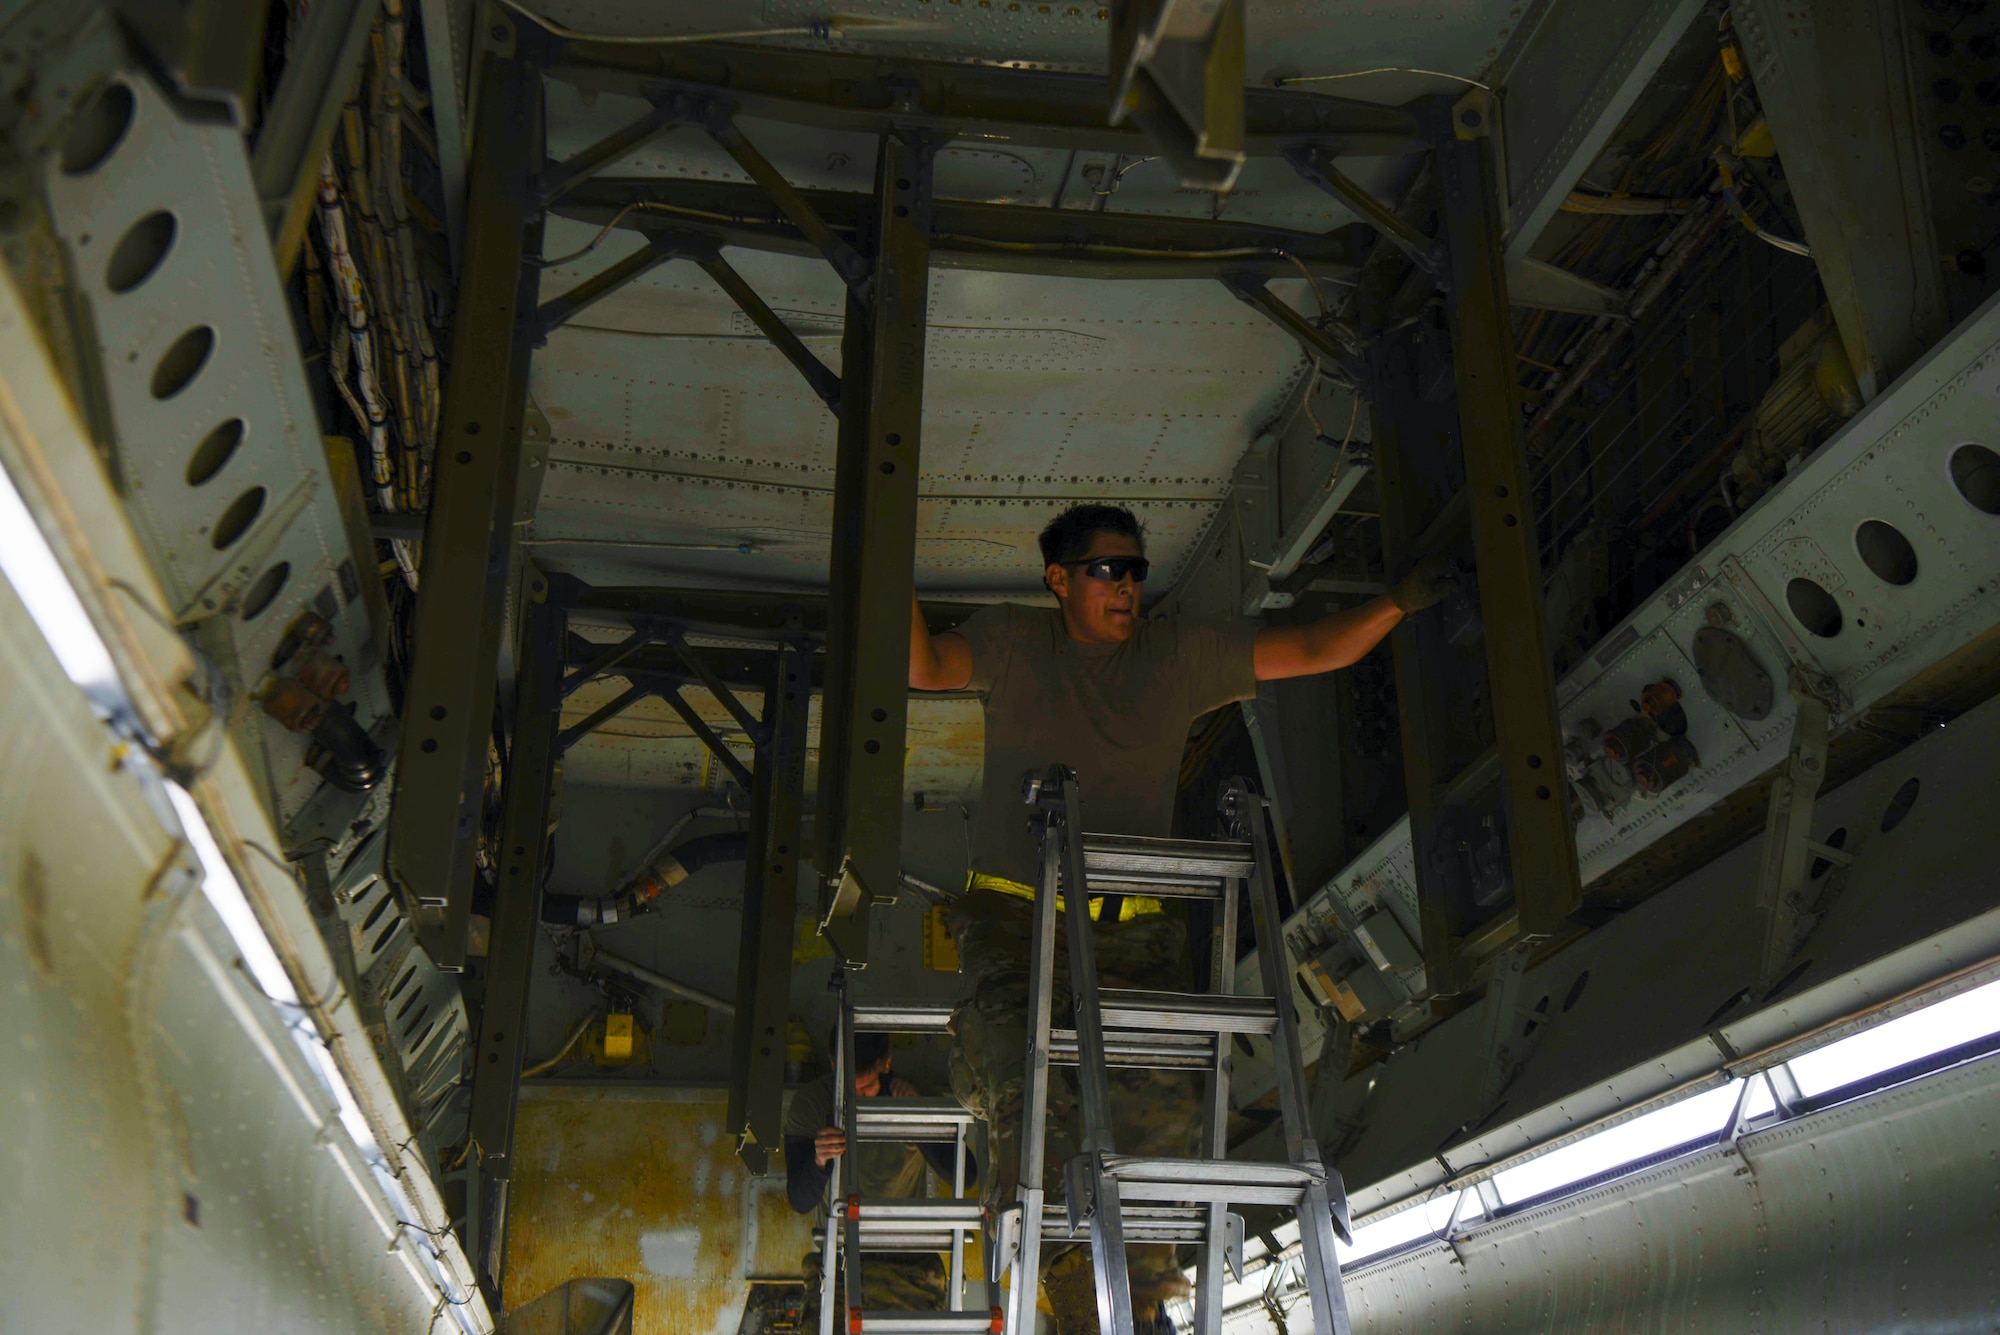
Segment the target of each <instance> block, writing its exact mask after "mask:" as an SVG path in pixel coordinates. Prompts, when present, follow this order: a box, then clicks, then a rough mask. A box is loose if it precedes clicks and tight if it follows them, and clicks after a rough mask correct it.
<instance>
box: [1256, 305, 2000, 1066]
mask: <svg viewBox="0 0 2000 1335" xmlns="http://www.w3.org/2000/svg"><path fill="white" fill-rule="evenodd" d="M1996 411H2000V303H1995V302H1989V303H1987V305H1985V306H1983V307H1981V308H1980V310H1979V311H1977V312H1975V313H1974V314H1973V315H1971V316H1968V317H1967V318H1966V320H1965V321H1964V322H1963V323H1962V324H1961V325H1960V326H1959V328H1958V329H1957V330H1956V331H1954V333H1953V334H1952V336H1951V337H1950V338H1948V339H1946V340H1944V341H1943V342H1941V343H1940V344H1938V345H1937V346H1936V347H1935V348H1933V349H1932V350H1931V351H1930V352H1929V353H1927V354H1926V355H1925V357H1924V358H1923V359H1922V360H1921V361H1920V362H1918V364H1917V365H1915V366H1913V367H1911V368H1910V369H1909V370H1908V371H1907V372H1905V373H1904V375H1903V376H1902V377H1901V379H1899V380H1898V381H1897V382H1896V383H1895V384H1894V385H1892V386H1891V387H1890V388H1889V389H1888V390H1886V391H1885V392H1884V393H1882V394H1881V395H1880V396H1878V397H1877V398H1876V399H1875V400H1874V401H1873V402H1871V403H1870V404H1869V405H1868V406H1867V407H1866V408H1864V409H1863V410H1862V411H1861V412H1860V413H1859V414H1857V415H1856V416H1855V417H1854V418H1853V419H1852V420H1850V421H1849V422H1848V423H1847V425H1846V426H1845V427H1843V428H1842V429H1841V430H1840V431H1839V432H1838V433H1837V434H1836V435H1835V436H1834V437H1833V438H1832V439H1831V440H1829V441H1828V442H1827V444H1825V445H1824V446H1822V447H1821V448H1820V449H1819V450H1818V451H1816V452H1815V453H1814V454H1813V456H1812V457H1811V458H1810V459H1809V460H1808V461H1807V462H1806V463H1805V464H1804V465H1803V466H1802V467H1800V468H1799V469H1797V470H1796V471H1795V472H1793V473H1792V474H1791V475H1790V476H1788V477H1787V478H1786V479H1785V480H1784V481H1782V482H1781V483H1780V484H1779V485H1778V486H1776V487H1774V488H1773V489H1772V490H1771V491H1770V492H1769V493H1767V494H1766V495H1765V497H1764V498H1763V499H1762V500H1761V501H1759V502H1758V503H1757V505H1755V506H1754V507H1752V509H1751V510H1750V511H1748V512H1747V513H1746V514H1744V515H1743V516H1742V517H1741V518H1740V519H1738V520H1737V521H1736V523H1735V524H1734V525H1732V526H1731V527H1730V528H1729V529H1728V530H1727V531H1726V532H1724V533H1723V534H1722V535H1721V536H1720V537H1718V538H1717V539H1716V540H1715V541H1714V542H1713V543H1711V544H1710V545H1709V546H1708V547H1707V548H1706V549H1704V551H1703V552H1702V554H1701V556H1700V557H1699V558H1698V559H1697V560H1696V561H1694V562H1693V563H1691V564H1690V565H1689V566H1688V567H1686V568H1685V569H1683V570H1682V571H1681V572H1680V573H1679V574H1678V575H1676V576H1675V577H1674V578H1672V579H1670V580H1668V581H1667V582H1666V583H1665V584H1663V585H1662V586H1661V587H1660V589H1659V590H1658V591H1657V592H1656V593H1655V594H1654V595H1653V596H1652V597H1651V598H1649V599H1647V601H1646V602H1645V603H1643V604H1642V605H1640V606H1639V607H1638V608H1637V609H1635V610H1634V611H1633V612H1632V613H1631V614H1630V615H1629V616H1627V617H1626V618H1625V620H1624V621H1622V622H1621V623H1619V624H1618V625H1617V626H1615V627H1613V628H1612V629H1611V630H1610V631H1609V633H1608V634H1607V635H1606V636H1605V638H1604V639H1603V640H1602V641H1600V643H1599V645H1598V648H1597V650H1596V652H1595V653H1593V654H1592V655H1590V656H1589V657H1587V658H1585V659H1584V660H1582V661H1581V662H1580V663H1579V664H1578V665H1577V666H1576V667H1575V668H1573V669H1572V670H1571V671H1570V673H1569V674H1568V675H1567V676H1566V677H1564V678H1563V679H1562V680H1561V681H1559V682H1558V683H1557V686H1556V700H1557V706H1558V709H1559V711H1560V715H1561V718H1562V721H1563V723H1564V726H1565V728H1566V729H1567V730H1570V731H1572V732H1574V731H1575V730H1577V729H1578V727H1579V724H1580V723H1581V722H1582V721H1583V720H1585V719H1596V720H1597V721H1599V722H1600V723H1603V722H1605V721H1607V720H1614V719H1618V718H1622V717H1624V716H1625V714H1626V713H1628V712H1629V708H1628V706H1627V703H1626V702H1627V701H1629V700H1631V699H1634V698H1636V697H1637V695H1638V692H1639V689H1640V688H1641V687H1642V686H1643V685H1645V684H1646V683H1648V682H1653V681H1657V680H1659V679H1660V678H1661V677H1663V676H1672V677H1674V678H1675V679H1676V680H1677V681H1680V682H1682V683H1695V682H1698V681H1699V678H1698V676H1697V674H1696V672H1695V670H1694V651H1693V641H1694V636H1695V634H1696V632H1698V631H1699V630H1701V629H1703V628H1704V627H1706V626H1707V625H1709V621H1708V616H1709V609H1710V608H1711V607H1714V606H1718V605H1719V606H1721V607H1722V608H1723V609H1724V612H1725V613H1726V615H1727V617H1728V619H1729V622H1730V624H1731V625H1732V626H1733V627H1734V629H1735V630H1736V631H1737V632H1738V633H1740V634H1741V635H1742V636H1743V637H1744V639H1745V640H1746V642H1747V643H1748V644H1749V645H1750V647H1751V650H1752V652H1753V653H1754V655H1755V656H1756V657H1757V658H1758V660H1759V662H1760V663H1761V664H1762V665H1763V666H1764V667H1765V669H1766V670H1767V671H1769V672H1771V673H1772V675H1773V676H1780V675H1783V674H1786V673H1788V672H1789V671H1790V670H1791V669H1793V668H1803V669H1806V670H1809V671H1812V672H1814V673H1818V674H1824V675H1826V676H1827V677H1829V678H1831V680H1832V683H1833V686H1834V687H1835V688H1836V689H1837V690H1838V692H1839V694H1840V696H1841V698H1842V700H1843V701H1844V705H1843V708H1842V709H1841V710H1840V711H1839V712H1838V713H1837V714H1836V715H1835V717H1834V719H1833V721H1832V723H1833V726H1834V727H1835V728H1836V729H1838V728H1839V727H1840V726H1842V724H1843V722H1844V721H1846V720H1848V719H1851V718H1853V717H1854V716H1855V715H1857V714H1858V713H1859V712H1860V711H1862V710H1864V709H1866V708H1867V707H1868V706H1869V705H1870V704H1872V703H1873V702H1875V701H1877V700H1879V699H1881V698H1882V697H1883V696H1884V695H1886V694H1888V693H1889V692H1891V691H1894V690H1896V689H1897V688H1898V687H1900V686H1902V685H1904V684H1905V683H1907V682H1908V681H1909V680H1910V679H1911V678H1912V677H1914V676H1916V675H1917V674H1918V673H1919V672H1921V671H1922V670H1923V669H1924V668H1926V667H1928V666H1929V665H1931V664H1933V663H1936V662H1938V661H1939V660H1941V659H1943V658H1945V657H1947V656H1948V655H1950V654H1951V653H1953V652H1955V651H1956V650H1958V649H1960V648H1962V647H1963V646H1965V645H1966V644H1968V643H1970V642H1971V641H1972V640H1974V639H1976V638H1977V637H1979V636H1980V635H1982V634H1985V633H1987V632H1989V631H1990V630H1992V629H1993V627H1995V626H1996V625H2000V581H1996V580H1994V579H1993V578H1991V574H1990V572H1991V571H1992V570H1993V569H1994V568H1995V567H1996V566H2000V517H1996V516H1993V515H1991V514H1988V513H1986V512H1984V511H1982V510H1981V509H1979V508H1978V507H1977V506H1976V505H1975V504H1974V503H1973V502H1972V500H1971V499H1970V498H1969V497H1968V496H1967V495H1966V494H1965V493H1963V492H1962V491H1961V490H1960V486H1959V484H1958V483H1957V482H1955V481H1954V480H1953V475H1952V471H1951V469H1952V460H1953V458H1954V456H1955V455H1956V452H1957V451H1958V450H1959V449H1960V448H1961V447H1962V446H1963V445H1965V444H1967V443H1977V442H1980V441H1982V440H1990V439H1991V438H1992V436H1991V429H1990V422H1991V419H1992V417H1993V415H1994V413H1995V412H1996ZM1870 519H1880V520H1882V521H1883V522H1886V523H1890V524H1892V525H1894V526H1895V527H1896V528H1897V529H1898V530H1900V531H1901V532H1903V533H1904V534H1905V535H1906V537H1907V538H1908V539H1909V541H1910V542H1911V544H1912V547H1913V549H1914V550H1915V551H1916V553H1917V558H1918V569H1919V573H1918V575H1917V578H1916V579H1915V580H1914V581H1913V582H1912V583H1910V584H1908V585H1906V586H1891V585H1888V584H1886V583H1885V582H1883V581H1882V580H1881V579H1880V578H1879V577H1878V576H1877V575H1876V574H1875V573H1874V572H1873V571H1872V570H1870V568H1869V567H1868V565H1867V564H1866V562H1865V561H1864V560H1863V558H1862V556H1861V553H1860V551H1859V549H1858V547H1857V545H1856V542H1855V534H1856V533H1857V531H1858V530H1859V528H1860V526H1861V525H1862V524H1863V523H1864V522H1866V521H1867V520H1870ZM1795 580H1809V581H1812V582H1814V583H1817V584H1819V585H1821V586H1822V587H1823V588H1825V589H1826V590H1827V591H1828V592H1829V593H1830V594H1831V595H1832V596H1833V598H1834V599H1835V601H1836V603H1837V604H1838V606H1839V607H1840V609H1841V613H1842V625H1841V628H1840V630H1839V631H1838V633H1836V634H1835V635H1833V636H1832V637H1830V638H1829V637H1822V636H1816V635H1813V634H1812V633H1811V632H1810V631H1809V630H1807V629H1806V627H1805V626H1804V624H1803V623H1802V622H1800V621H1798V620H1797V619H1796V618H1795V617H1794V616H1793V615H1792V614H1791V612H1790V610H1789V604H1788V600H1787V590H1788V589H1789V587H1790V585H1791V584H1792V582H1793V581H1795ZM1687 706H1688V715H1689V730H1688V737H1689V740H1690V741H1692V742H1693V743H1694V744H1695V746H1696V748H1697V749H1698V751H1699V753H1700V755H1701V765H1700V767H1699V768H1697V769H1696V770H1695V771H1694V772H1693V773H1692V774H1690V775H1689V776H1688V777H1687V778H1686V779H1684V780H1682V781H1681V782H1680V783H1678V784H1676V785H1675V786H1674V787H1672V788H1670V789H1668V790H1667V791H1666V792H1664V793H1662V794H1661V795H1660V796H1659V797H1656V798H1652V799H1644V798H1635V799H1633V800H1630V801H1628V802H1627V803H1625V804H1624V805H1623V806H1621V807H1619V808H1618V809H1616V810H1614V811H1613V812H1612V813H1611V814H1610V817H1609V818H1608V819H1607V818H1605V817H1603V816H1600V815H1596V814H1590V813H1587V814H1586V815H1585V816H1584V817H1583V818H1582V819H1581V820H1580V821H1579V822H1578V824H1577V855H1578V863H1579V868H1580V871H1581V874H1582V876H1583V879H1584V881H1585V883H1586V884H1588V883H1589V882H1590V881H1591V880H1592V879H1594V878H1596V877H1597V876H1599V875H1602V874H1603V873H1604V872H1606V871H1609V870H1610V869H1611V868H1613V867H1615V866H1617V865H1618V864H1620V863H1621V862H1623V861H1624V860H1625V859H1627V858H1629V857H1631V856H1632V855H1634V854H1636V853H1638V852H1639V851H1641V850H1642V849H1644V848H1645V847H1647V846H1648V845H1650V844H1651V843H1653V842H1654V841H1655V840H1657V839H1659V838H1660V837H1661V836H1662V835H1664V834H1666V833H1667V832H1668V831H1670V830H1672V829H1674V828H1676V827H1678V826H1679V825H1681V824H1683V823H1685V822H1686V821H1687V820H1689V819H1691V818H1692V817H1694V816H1696V815H1698V814H1699V813H1700V812H1702V811H1704V810H1706V809H1707V808H1709V807H1711V806H1713V805H1714V804H1715V803H1716V802H1718V801H1720V800H1721V799H1723V798H1724V797H1726V796H1728V795H1729V794H1730V793H1732V792H1734V791H1736V790H1737V789H1738V788H1740V787H1742V786H1743V785H1744V784H1746V783H1749V782H1750V781H1751V780H1753V779H1754V778H1756V777H1757V776H1758V775H1759V774H1762V773H1763V772H1765V771H1766V770H1768V769H1770V768H1771V767H1772V766H1774V765H1776V764H1778V763H1779V762H1780V761H1781V760H1782V759H1783V758H1784V757H1785V756H1786V754H1787V753H1788V751H1789V748H1790V739H1791V732H1792V725H1793V720H1794V718H1795V717H1796V712H1797V711H1796V705H1794V704H1793V703H1792V701H1791V700H1790V699H1789V698H1788V697H1781V698H1780V699H1779V701H1778V702H1777V705H1776V708H1774V709H1773V710H1772V711H1771V713H1770V714H1769V715H1768V716H1767V717H1765V718H1763V719H1759V720H1748V719H1739V718H1737V717H1736V716H1735V715H1733V714H1731V713H1729V712H1728V711H1727V710H1726V709H1725V708H1724V707H1723V706H1722V705H1720V704H1719V703H1717V702H1716V701H1714V700H1712V699H1710V698H1708V697H1707V696H1706V694H1705V693H1702V692H1697V691H1694V690H1692V689H1691V691H1690V694H1689V697H1688V700H1687ZM1412 863H1413V852H1412V847H1411V842H1410V835H1409V826H1408V823H1407V822H1406V821H1403V822H1398V823H1397V824H1396V825H1394V826H1392V827H1391V828H1390V829H1389V830H1387V831H1385V832H1384V833H1383V834H1382V835H1381V836H1380V837H1379V838H1377V839H1376V840H1375V841H1374V842H1373V843H1372V844H1371V845H1370V846H1369V847H1368V848H1367V849H1366V850H1364V851H1363V852H1362V853H1361V854H1360V855H1359V856H1358V857H1356V858H1355V859H1354V860H1353V861H1352V862H1350V863H1349V864H1348V865H1347V866H1346V867H1345V868H1344V869H1343V870H1342V871H1341V872H1339V873H1338V874H1336V875H1335V876H1333V877H1331V878H1329V879H1328V880H1327V882H1326V883H1325V884H1324V885H1323V886H1321V887H1320V889H1319V890H1318V891H1317V892H1315V893H1312V894H1310V895H1307V896H1305V902H1304V903H1303V905H1302V906H1301V909H1300V911H1299V912H1298V913H1297V914H1295V915H1294V916H1293V917H1292V918H1291V919H1290V920H1289V921H1288V923H1287V928H1288V930H1293V931H1296V930H1298V929H1300V928H1303V927H1306V926H1307V925H1308V924H1316V925H1318V928H1320V929H1323V930H1326V931H1328V932H1331V931H1334V930H1337V921H1336V920H1337V919H1338V918H1339V916H1340V915H1341V914H1347V915H1350V920H1351V918H1352V917H1358V916H1360V914H1362V913H1363V912H1366V911H1369V910H1374V909H1380V910H1382V911H1384V912H1388V913H1390V914H1392V915H1393V916H1394V917H1395V919H1396V920H1397V922H1398V923H1399V924H1400V925H1401V926H1402V928H1403V930H1404V931H1405V932H1407V933H1409V934H1410V935H1411V936H1412V937H1413V938H1415V937H1416V936H1418V935H1420V934H1421V931H1422V926H1421V924H1420V923H1419V921H1418V918H1417V901H1416V893H1415V873H1414V869H1413V865H1412ZM1749 893H1750V892H1747V891H1746V895H1747V894H1749ZM1336 901H1337V902H1338V905H1339V907H1338V909H1336V908H1335V903H1336ZM1302 962H1303V961H1300V960H1295V961H1293V963H1295V964H1296V963H1302ZM1242 967H1243V969H1244V970H1246V972H1245V973H1244V974H1243V975H1242V976H1243V977H1245V978H1249V977H1254V974H1252V973H1249V972H1247V970H1249V968H1250V967H1251V966H1250V963H1249V961H1247V960H1246V961H1245V963H1244V965H1243V966H1242ZM1388 981H1389V982H1390V984H1391V986H1393V987H1396V988H1398V989H1401V990H1404V991H1405V992H1407V991H1408V990H1409V984H1408V983H1407V982H1406V981H1405V980H1402V979H1400V978H1396V977H1390V978H1389V979H1388ZM1293 998H1294V1000H1295V1001H1296V1002H1297V1003H1298V1005H1299V1006H1300V1009H1301V1013H1302V1014H1304V1015H1305V1016H1306V1017H1307V1021H1306V1036H1305V1041H1306V1047H1305V1051H1306V1054H1307V1056H1308V1057H1309V1058H1310V1057H1314V1056H1316V1055H1317V1053H1318V1050H1319V1044H1320V1040H1321V1038H1322V1036H1323V1033H1324V1030H1325V1025H1324V1023H1323V1022H1322V1021H1321V1020H1320V1019H1319V1018H1318V1012H1317V1010H1316V1007H1315V1005H1314V1003H1313V1002H1312V1001H1311V999H1310V998H1308V997H1307V996H1306V995H1305V994H1304V993H1303V992H1299V991H1296V990H1295V991H1294V993H1293ZM1718 1000H1719V998H1718ZM1243 1067H1244V1069H1243V1071H1242V1072H1241V1075H1240V1077H1239V1080H1238V1089H1239V1092H1240V1094H1241V1096H1242V1097H1255V1095H1256V1094H1257V1093H1259V1092H1262V1091H1263V1090H1266V1089H1268V1088H1269V1087H1270V1079H1271V1077H1270V1073H1269V1069H1268V1067H1267V1066H1265V1065H1264V1064H1262V1063H1261V1062H1259V1061H1257V1060H1254V1059H1248V1058H1246V1059H1245V1061H1244V1063H1243Z"/></svg>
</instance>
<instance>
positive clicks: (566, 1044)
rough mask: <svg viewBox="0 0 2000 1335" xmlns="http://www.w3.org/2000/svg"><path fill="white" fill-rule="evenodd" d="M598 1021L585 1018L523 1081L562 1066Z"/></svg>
mask: <svg viewBox="0 0 2000 1335" xmlns="http://www.w3.org/2000/svg"><path fill="white" fill-rule="evenodd" d="M596 1019H597V1015H596V1013H595V1012H593V1013H591V1014H589V1015H586V1016H584V1017H583V1021H582V1023H580V1024H578V1025H577V1027H576V1028H574V1029H572V1030H570V1033H569V1037H568V1038H566V1039H564V1040H563V1045H562V1046H561V1047H560V1048H558V1049H556V1055H555V1056H553V1057H551V1058H549V1059H548V1060H547V1061H545V1062H536V1063H535V1064H534V1065H533V1066H530V1067H529V1068H528V1069H527V1070H525V1071H523V1072H521V1079H523V1080H526V1079H528V1078H530V1077H532V1076H537V1075H540V1074H541V1073H542V1072H544V1071H546V1070H549V1069H550V1068H552V1067H555V1066H558V1065H560V1064H561V1063H562V1060H563V1058H565V1057H567V1056H569V1052H570V1049H571V1048H573V1047H575V1046H576V1044H577V1040H578V1039H580V1038H582V1037H583V1036H584V1034H585V1033H587V1032H588V1031H589V1029H590V1026H591V1024H592V1023H594V1022H595V1021H596ZM459 1161H460V1162H461V1163H462V1162H464V1156H463V1155H461V1156H460V1160H459Z"/></svg>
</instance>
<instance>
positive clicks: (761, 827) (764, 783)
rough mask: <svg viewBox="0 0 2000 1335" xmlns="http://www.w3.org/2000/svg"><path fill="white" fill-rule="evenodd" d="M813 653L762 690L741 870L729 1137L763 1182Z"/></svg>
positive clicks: (780, 1050)
mask: <svg viewBox="0 0 2000 1335" xmlns="http://www.w3.org/2000/svg"><path fill="white" fill-rule="evenodd" d="M811 704H812V649H811V647H810V646H809V645H807V644H806V643H804V642H803V641H798V640H788V641H786V642H785V643H784V644H781V645H780V646H779V647H778V653H777V657H776V659H775V660H774V662H773V663H772V674H771V681H770V684H769V685H768V686H767V687H766V689H765V692H764V727H765V731H766V735H765V739H764V741H763V744H762V745H760V746H759V747H758V748H757V767H756V772H755V774H754V775H753V783H752V786H751V794H750V856H749V860H748V865H747V866H745V868H744V872H743V934H742V939H741V943H740V946H739V948H738V951H737V956H736V1030H735V1033H734V1034H733V1035H732V1042H733V1045H734V1050H733V1053H732V1058H731V1062H730V1074H729V1129H730V1131H731V1132H732V1133H733V1134H734V1135H735V1136H736V1153H737V1155H738V1157H740V1158H741V1159H742V1160H743V1163H744V1166H745V1167H746V1168H748V1169H749V1170H750V1172H751V1173H752V1174H754V1175H755V1176H758V1177H762V1176H764V1175H765V1174H766V1173H768V1172H769V1171H770V1157H771V1151H772V1149H773V1148H774V1147H777V1146H779V1145H781V1143H782V1142H781V1139H780V1133H781V1131H782V1124H781V1121H780V1117H779V1113H780V1104H781V1101H782V1100H783V1098H784V1092H785V1032H786V1027H787V1026H788V1024H789V1023H790V1018H791V997H792V920H793V918H794V917H795V916H796V914H797V909H798V888H799V861H798V860H799V831H800V829H801V826H802V807H803V804H804V801H805V781H806V711H807V710H808V708H809V707H810V706H811Z"/></svg>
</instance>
